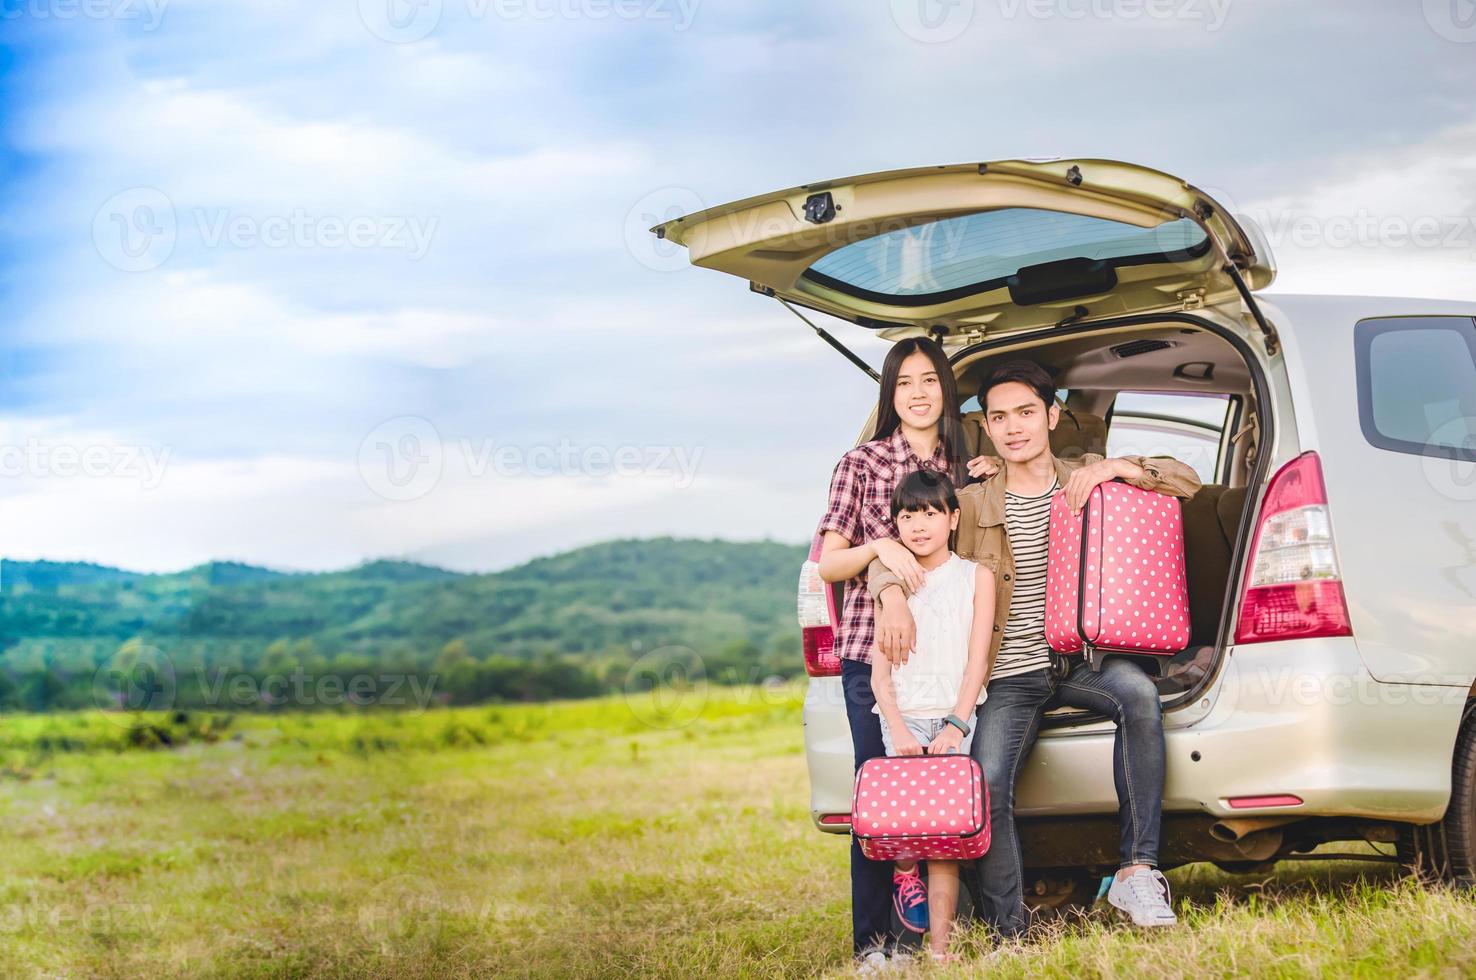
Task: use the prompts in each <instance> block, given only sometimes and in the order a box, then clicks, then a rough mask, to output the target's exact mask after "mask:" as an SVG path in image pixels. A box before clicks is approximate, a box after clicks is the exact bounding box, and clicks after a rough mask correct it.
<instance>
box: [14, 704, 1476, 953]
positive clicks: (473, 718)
mask: <svg viewBox="0 0 1476 980" xmlns="http://www.w3.org/2000/svg"><path fill="white" fill-rule="evenodd" d="M800 699H801V689H800V688H798V687H776V688H736V689H723V688H714V689H712V691H711V692H709V693H707V694H706V695H702V696H697V695H693V696H689V697H685V698H672V697H666V698H660V699H655V700H650V699H647V700H642V701H627V700H625V699H623V698H620V697H615V698H609V699H604V700H599V701H585V702H571V703H563V704H555V705H545V706H518V707H500V708H478V709H459V710H454V711H432V712H427V713H424V714H394V715H391V714H368V715H327V714H319V715H304V714H299V715H288V716H273V717H269V716H261V715H254V716H249V715H248V716H242V715H238V716H236V717H234V718H225V717H215V718H211V717H209V716H194V717H191V718H189V719H184V720H177V721H176V720H171V719H169V718H167V717H156V718H151V719H139V718H135V717H128V716H121V715H103V714H98V713H88V714H78V715H63V716H49V717H48V716H43V717H37V716H10V717H6V718H5V719H4V724H3V725H0V835H3V847H0V973H3V974H4V975H6V976H12V975H13V976H45V977H56V976H87V977H91V976H103V977H112V976H145V975H147V976H169V977H197V976H260V977H267V976H271V977H277V976H301V977H309V976H311V977H351V976H353V977H358V976H371V977H431V976H437V977H439V976H468V977H470V976H492V975H512V976H519V975H526V976H547V977H568V976H587V975H600V976H633V977H634V976H639V977H646V976H673V977H678V976H679V977H690V976H719V975H722V976H726V975H748V976H765V977H767V976H784V975H801V976H807V975H815V974H835V973H844V972H845V971H846V970H847V969H848V962H849V955H848V954H849V897H848V896H849V892H848V884H847V874H846V860H847V859H846V844H845V838H843V837H833V836H828V835H821V834H819V833H817V832H816V831H815V830H813V829H812V828H811V826H810V823H809V819H808V813H807V785H806V776H805V767H804V757H803V754H802V741H801V740H802V732H801V726H800V708H799V705H800ZM144 721H147V722H148V724H143V723H142V722H144ZM166 743H167V745H168V746H169V747H163V748H160V747H157V746H159V745H163V744H166ZM148 746H155V747H153V748H149V747H148ZM1170 879H1171V881H1172V882H1173V884H1174V887H1175V898H1176V901H1177V902H1178V905H1179V909H1180V914H1181V916H1182V918H1183V922H1184V925H1183V926H1182V927H1181V928H1180V929H1178V930H1176V931H1174V932H1172V933H1169V934H1154V935H1146V936H1145V935H1139V934H1135V933H1133V932H1130V931H1127V930H1124V929H1122V928H1119V927H1116V926H1115V925H1113V924H1111V923H1109V922H1108V921H1107V920H1106V919H1104V918H1102V917H1101V915H1100V913H1094V914H1092V915H1090V916H1088V917H1086V918H1084V919H1080V920H1076V921H1073V922H1071V923H1070V924H1066V925H1059V926H1057V927H1055V928H1054V929H1053V931H1050V932H1049V933H1048V934H1046V935H1045V936H1043V937H1042V938H1040V939H1039V940H1037V941H1036V942H1034V943H1032V944H1030V945H1020V946H1012V947H1006V948H1005V949H1004V950H1002V951H1000V952H998V953H995V954H993V955H991V956H989V958H988V960H987V962H980V961H979V960H976V959H972V956H973V955H976V954H977V955H982V954H983V951H984V943H983V941H982V936H980V935H979V934H978V933H970V934H968V935H966V936H965V937H964V945H965V948H966V950H967V951H969V952H970V955H971V959H970V961H968V962H965V963H964V964H962V965H960V966H959V967H958V968H957V969H954V970H951V971H949V972H948V973H944V972H943V971H926V970H920V971H919V972H922V973H927V972H931V973H932V974H936V975H939V976H943V975H957V976H966V975H978V974H979V973H980V972H981V970H983V971H987V972H988V973H989V974H990V975H998V976H1006V977H1027V976H1029V977H1035V976H1041V975H1049V976H1123V977H1141V976H1159V975H1165V976H1167V975H1184V976H1195V977H1218V976H1234V975H1244V974H1256V975H1265V976H1277V977H1300V976H1358V977H1376V976H1378V977H1382V976H1388V975H1400V976H1415V975H1428V976H1437V975H1451V976H1457V975H1469V974H1471V973H1473V972H1476V944H1473V942H1472V940H1473V937H1476V901H1473V900H1472V899H1470V898H1467V897H1465V896H1463V895H1459V894H1455V893H1452V892H1447V891H1427V890H1425V889H1423V888H1421V887H1419V886H1418V885H1415V884H1412V883H1409V882H1406V881H1402V880H1400V879H1399V877H1398V875H1397V874H1396V873H1395V871H1394V869H1392V868H1385V867H1384V866H1382V865H1364V864H1357V863H1350V864H1348V865H1341V864H1307V863H1304V864H1301V865H1296V864H1287V865H1282V866H1281V867H1280V869H1279V871H1278V873H1277V874H1276V875H1275V876H1271V877H1261V878H1246V877H1233V876H1227V875H1223V874H1221V873H1219V872H1217V871H1215V870H1214V869H1213V868H1209V867H1208V866H1195V867H1191V868H1185V869H1180V870H1179V871H1175V872H1173V873H1171V874H1170Z"/></svg>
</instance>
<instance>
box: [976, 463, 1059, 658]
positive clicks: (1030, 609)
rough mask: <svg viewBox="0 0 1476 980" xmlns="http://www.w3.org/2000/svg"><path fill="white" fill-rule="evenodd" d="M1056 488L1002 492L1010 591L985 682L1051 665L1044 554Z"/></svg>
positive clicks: (1047, 543) (1048, 538) (1053, 483)
mask: <svg viewBox="0 0 1476 980" xmlns="http://www.w3.org/2000/svg"><path fill="white" fill-rule="evenodd" d="M1058 487H1060V483H1059V482H1058V481H1052V483H1051V488H1050V489H1049V490H1047V491H1046V492H1045V493H1043V494H1041V495H1040V496H1038V497H1025V496H1022V495H1020V494H1017V493H1015V492H1013V491H1011V490H1008V489H1007V490H1005V532H1006V533H1007V534H1008V535H1009V537H1010V554H1011V555H1013V556H1014V559H1015V589H1014V594H1013V596H1012V597H1011V599H1010V617H1009V619H1008V620H1007V621H1006V622H1005V628H1004V635H1003V636H1002V637H1000V641H999V655H998V657H997V658H996V659H995V663H994V673H993V674H991V675H990V679H991V680H996V679H998V678H1000V677H1013V676H1015V675H1016V674H1024V673H1028V672H1029V671H1032V670H1040V669H1041V668H1042V667H1049V666H1050V665H1051V656H1050V647H1049V646H1047V645H1046V638H1045V601H1046V556H1047V554H1048V553H1049V550H1050V537H1051V497H1052V496H1053V495H1054V494H1055V492H1056V490H1057V488H1058Z"/></svg>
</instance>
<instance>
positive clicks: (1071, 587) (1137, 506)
mask: <svg viewBox="0 0 1476 980" xmlns="http://www.w3.org/2000/svg"><path fill="white" fill-rule="evenodd" d="M1050 522H1051V524H1050V527H1051V532H1050V558H1049V561H1048V563H1047V566H1046V609H1045V634H1046V642H1047V643H1048V644H1050V647H1051V649H1052V650H1054V651H1056V652H1057V653H1062V654H1075V653H1081V654H1083V655H1085V657H1086V658H1087V662H1088V663H1090V664H1091V666H1092V669H1094V670H1100V669H1101V658H1102V655H1103V654H1105V653H1111V652H1114V651H1118V652H1123V653H1138V654H1145V653H1146V654H1157V655H1161V656H1165V657H1169V656H1173V655H1174V654H1176V653H1178V652H1179V651H1180V650H1183V649H1184V647H1186V646H1187V645H1188V644H1189V589H1188V584H1187V579H1186V578H1185V575H1184V518H1183V512H1182V511H1181V510H1180V507H1179V501H1178V499H1177V498H1174V497H1169V496H1166V495H1164V494H1161V493H1154V492H1152V491H1151V490H1139V489H1138V488H1137V487H1134V486H1129V485H1128V484H1126V483H1118V482H1116V481H1113V482H1108V483H1103V484H1100V485H1098V486H1097V487H1096V488H1095V489H1094V490H1093V491H1092V495H1091V499H1090V500H1088V501H1087V505H1086V506H1085V507H1084V508H1082V512H1081V514H1080V515H1077V516H1075V517H1073V516H1072V514H1071V510H1070V508H1068V507H1067V505H1066V494H1065V493H1064V492H1063V493H1057V494H1056V497H1055V499H1054V500H1052V501H1051V517H1050ZM1083 542H1085V543H1086V553H1085V555H1083V553H1082V544H1083ZM1079 597H1083V598H1084V600H1085V601H1081V600H1080V599H1079Z"/></svg>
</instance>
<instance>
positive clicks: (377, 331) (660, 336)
mask: <svg viewBox="0 0 1476 980" xmlns="http://www.w3.org/2000/svg"><path fill="white" fill-rule="evenodd" d="M0 45H3V47H0V175H3V180H4V192H3V193H0V302H3V309H4V311H5V313H6V315H5V316H4V317H3V319H0V555H4V556H5V557H8V558H13V559H37V558H50V559H57V560H87V561H97V562H102V563H105V564H111V565H119V566H123V567H127V568H133V569H140V570H148V571H171V570H177V569H181V568H185V567H189V566H192V565H195V564H198V563H200V562H204V561H209V560H236V561H246V562H252V563H255V564H263V565H268V566H272V567H276V568H283V569H333V568H342V567H347V566H351V565H354V564H357V563H359V562H363V561H366V560H372V559H376V558H382V557H394V558H404V559H409V560H414V561H421V562H427V563H431V564H437V565H443V566H446V567H450V568H455V569H459V570H468V571H483V570H495V569H500V568H506V567H509V566H512V565H515V564H518V563H520V562H523V561H526V560H528V559H530V558H532V557H536V556H539V555H545V554H551V553H554V552H557V551H561V550H564V549H567V548H570V547H575V546H578V545H582V544H587V543H591V542H596V541H601V540H606V539H610V538H615V537H628V536H635V537H648V536H655V535H664V534H672V535H678V536H697V537H724V538H731V539H739V540H753V539H760V538H772V539H778V540H782V541H793V542H799V541H805V540H808V538H809V536H810V534H811V533H812V531H813V529H814V526H815V524H816V522H817V520H818V518H819V516H820V513H821V511H822V510H823V506H824V498H825V491H826V486H827V482H828V479H829V475H830V471H831V468H832V467H833V466H834V464H835V461H836V459H838V458H839V456H840V454H841V453H842V452H844V451H845V449H847V448H848V447H849V446H850V445H851V443H852V442H853V440H854V439H855V437H856V436H857V434H858V432H859V431H860V428H861V425H862V423H863V422H864V420H865V418H866V416H867V413H868V411H869V409H870V407H871V405H872V404H873V403H874V401H875V398H876V391H875V387H874V384H873V383H872V382H871V381H870V380H869V379H868V378H866V377H865V376H864V375H863V374H862V373H861V372H859V371H857V370H856V369H855V368H854V367H852V366H851V365H849V364H847V363H846V362H845V361H844V360H843V359H841V358H840V357H839V356H838V355H836V354H835V352H834V351H832V350H831V349H830V348H828V347H827V346H825V345H824V344H823V343H822V342H821V341H820V340H819V339H817V338H816V337H815V336H814V335H813V334H812V333H810V332H809V330H808V328H806V327H805V326H804V325H803V324H801V323H799V321H797V320H795V319H794V318H793V317H791V315H790V314H789V313H787V312H785V311H784V310H783V309H782V308H780V307H779V306H778V305H777V304H775V303H774V302H772V301H770V300H765V299H762V298H761V297H758V296H756V295H754V294H751V293H749V292H748V290H747V288H746V284H744V283H742V282H739V281H736V280H732V279H730V278H729V277H726V276H724V275H722V274H719V273H716V272H711V271H708V270H701V269H694V268H691V267H690V266H688V265H687V263H686V258H685V255H684V253H683V252H682V251H681V250H680V249H679V248H676V247H675V246H673V245H671V244H670V243H662V242H657V241H656V240H655V239H654V238H652V237H651V236H649V235H648V234H647V233H646V231H645V229H646V228H648V227H649V226H650V225H652V224H655V223H657V222H658V221H661V220H664V219H665V218H668V217H674V216H676V215H678V214H682V213H686V212H690V211H695V210H698V209H700V208H702V207H707V206H712V205H716V204H720V203H723V202H725V201H728V200H733V199H737V198H741V197H747V196H750V195H753V194H759V193H763V192H766V191H770V190H775V189H779V188H784V187H789V186H793V185H797V184H802V183H806V182H809V181H813V180H820V179H825V178H832V177H839V176H844V175H848V174H858V173H866V172H869V171H874V170H884V169H891V168H896V167H905V166H919V165H927V164H935V163H953V162H968V161H975V160H989V159H1003V158H1009V157H1017V156H1072V157H1108V158H1116V159H1125V160H1130V161H1133V162H1137V163H1142V164H1145V165H1148V166H1153V167H1156V168H1158V169H1161V170H1166V171H1168V172H1170V173H1173V174H1176V175H1178V176H1181V177H1184V178H1185V179H1188V180H1190V181H1192V182H1194V183H1196V184H1197V185H1199V186H1200V187H1203V188H1205V189H1207V190H1209V191H1210V193H1212V194H1213V195H1214V196H1215V197H1217V198H1218V199H1219V200H1221V201H1222V203H1225V204H1226V205H1227V206H1230V207H1231V209H1232V210H1236V211H1240V212H1243V213H1246V214H1249V215H1251V216H1252V217H1255V218H1256V219H1257V220H1259V221H1261V223H1262V224H1263V226H1265V227H1266V230H1267V232H1268V235H1269V237H1270V238H1271V242H1272V246H1273V250H1274V252H1275V254H1276V257H1277V260H1278V264H1279V266H1280V276H1279V279H1278V281H1277V283H1276V285H1275V287H1273V292H1276V291H1281V292H1333V293H1355V294H1357V293H1363V294H1380V295H1425V296H1439V297H1449V298H1458V299H1470V298H1472V297H1473V294H1476V280H1473V271H1476V98H1473V97H1472V93H1473V91H1476V3H1473V2H1472V0H1379V2H1370V0H1345V2H1307V0H1298V2H1292V0H1254V2H1253V0H835V2H815V3H800V2H795V0H787V2H771V0H744V2H738V0H680V2H679V0H315V2H312V3H286V2H278V0H0ZM829 326H831V327H832V328H833V329H834V332H835V333H836V334H837V336H838V337H840V338H842V339H843V340H844V341H846V342H847V343H848V344H851V345H852V346H853V347H854V348H855V349H856V350H858V351H859V352H860V353H861V354H862V355H863V356H864V357H866V358H867V359H868V360H869V361H871V362H872V363H873V364H879V363H880V360H881V358H882V357H884V356H885V350H886V348H885V345H884V344H882V343H881V342H879V341H877V340H875V339H874V338H872V337H870V336H869V335H868V334H867V332H866V331H865V330H864V329H862V328H859V327H854V326H851V325H849V324H844V323H831V324H829Z"/></svg>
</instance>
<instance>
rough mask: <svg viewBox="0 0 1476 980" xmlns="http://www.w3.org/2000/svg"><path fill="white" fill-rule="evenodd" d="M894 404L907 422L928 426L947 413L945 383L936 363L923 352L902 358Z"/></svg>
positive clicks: (920, 427) (921, 426)
mask: <svg viewBox="0 0 1476 980" xmlns="http://www.w3.org/2000/svg"><path fill="white" fill-rule="evenodd" d="M892 404H893V405H894V406H895V407H896V409H897V417H898V418H900V419H901V420H902V424H903V425H909V426H912V427H913V428H914V429H927V428H931V427H933V426H935V425H937V424H938V419H939V418H940V417H941V416H942V415H943V386H942V382H940V381H939V380H938V371H937V369H935V368H934V367H933V362H932V361H930V360H928V356H927V355H926V354H924V353H923V352H922V351H918V352H917V353H915V354H909V355H908V356H907V357H906V358H905V359H904V360H903V361H902V368H901V370H900V371H899V372H898V373H897V390H896V391H895V392H893V393H892Z"/></svg>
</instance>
